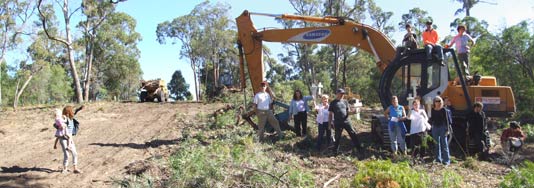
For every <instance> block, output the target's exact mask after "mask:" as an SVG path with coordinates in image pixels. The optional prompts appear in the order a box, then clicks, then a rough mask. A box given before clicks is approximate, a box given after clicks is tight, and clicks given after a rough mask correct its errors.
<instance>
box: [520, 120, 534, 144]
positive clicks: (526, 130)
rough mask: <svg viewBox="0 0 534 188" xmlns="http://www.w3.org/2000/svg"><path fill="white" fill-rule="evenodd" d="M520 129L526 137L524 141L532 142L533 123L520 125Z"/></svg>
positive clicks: (533, 137) (533, 136)
mask: <svg viewBox="0 0 534 188" xmlns="http://www.w3.org/2000/svg"><path fill="white" fill-rule="evenodd" d="M521 130H522V131H523V133H525V136H526V137H527V138H526V139H525V141H526V142H530V143H532V142H534V125H532V124H525V125H522V126H521Z"/></svg>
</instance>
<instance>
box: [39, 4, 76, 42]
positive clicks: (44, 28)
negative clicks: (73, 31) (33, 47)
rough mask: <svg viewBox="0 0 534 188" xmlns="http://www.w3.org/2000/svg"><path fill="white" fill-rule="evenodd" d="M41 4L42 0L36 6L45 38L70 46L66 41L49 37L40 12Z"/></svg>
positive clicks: (44, 19) (43, 17) (43, 16)
mask: <svg viewBox="0 0 534 188" xmlns="http://www.w3.org/2000/svg"><path fill="white" fill-rule="evenodd" d="M42 3H43V0H39V2H38V4H37V11H38V12H39V17H41V23H42V25H43V30H44V32H45V34H46V36H47V37H48V38H49V39H50V40H55V41H58V42H60V43H63V44H65V45H67V46H68V45H70V44H69V43H68V42H67V41H66V40H62V39H59V38H56V37H54V36H51V35H50V34H49V33H48V28H47V27H46V17H45V15H44V14H43V12H42V11H41V4H42Z"/></svg>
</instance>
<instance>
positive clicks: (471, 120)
mask: <svg viewBox="0 0 534 188" xmlns="http://www.w3.org/2000/svg"><path fill="white" fill-rule="evenodd" d="M482 108H484V105H483V104H482V103H481V102H475V104H473V111H471V112H470V113H469V114H467V138H468V139H469V140H470V141H473V142H474V144H475V153H481V155H480V158H481V159H483V160H485V159H486V158H487V157H488V156H489V153H488V152H489V143H487V142H486V140H487V137H489V135H487V134H486V131H487V130H488V126H487V123H486V114H485V113H484V111H482Z"/></svg>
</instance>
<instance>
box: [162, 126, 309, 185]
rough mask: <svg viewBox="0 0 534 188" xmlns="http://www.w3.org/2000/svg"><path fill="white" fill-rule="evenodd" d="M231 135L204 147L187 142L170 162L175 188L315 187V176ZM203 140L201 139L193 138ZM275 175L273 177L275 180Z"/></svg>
mask: <svg viewBox="0 0 534 188" xmlns="http://www.w3.org/2000/svg"><path fill="white" fill-rule="evenodd" d="M241 134H242V133H240V132H239V131H237V132H228V133H226V136H222V137H225V139H218V140H214V141H213V142H212V143H211V144H209V145H201V144H200V143H199V142H197V141H196V140H194V139H187V140H186V141H185V142H184V143H183V147H182V148H181V149H180V150H178V151H177V153H176V154H174V155H172V156H171V158H170V159H169V160H170V164H171V167H172V169H173V173H174V174H173V176H172V179H171V182H169V184H170V185H171V186H172V187H213V186H217V187H234V186H235V185H242V186H246V187H249V186H250V187H279V186H281V185H283V184H285V183H287V184H288V186H290V187H313V186H314V176H313V174H311V173H310V172H306V171H304V170H302V169H300V168H295V165H294V164H287V163H286V162H276V159H275V158H272V157H270V155H268V152H267V151H264V150H265V149H264V148H263V147H264V146H263V145H262V144H259V143H256V142H254V140H253V137H252V136H241ZM194 138H197V139H198V140H200V138H199V137H194ZM273 176H274V177H273Z"/></svg>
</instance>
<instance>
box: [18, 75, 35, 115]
mask: <svg viewBox="0 0 534 188" xmlns="http://www.w3.org/2000/svg"><path fill="white" fill-rule="evenodd" d="M33 74H34V73H31V74H30V77H28V79H27V80H26V81H25V82H24V84H23V85H22V87H21V88H20V91H19V90H18V89H19V84H20V80H19V81H17V89H16V90H15V99H14V100H13V110H15V111H16V110H17V105H18V104H19V98H20V95H22V92H24V89H26V86H28V84H29V83H30V80H32V78H33Z"/></svg>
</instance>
